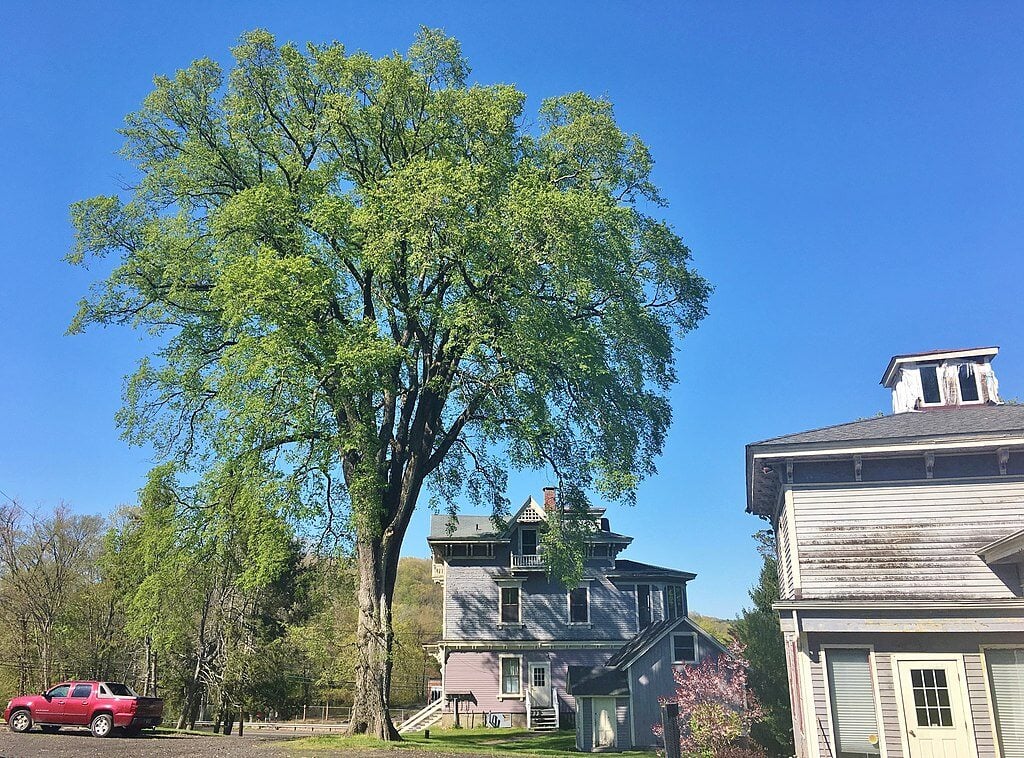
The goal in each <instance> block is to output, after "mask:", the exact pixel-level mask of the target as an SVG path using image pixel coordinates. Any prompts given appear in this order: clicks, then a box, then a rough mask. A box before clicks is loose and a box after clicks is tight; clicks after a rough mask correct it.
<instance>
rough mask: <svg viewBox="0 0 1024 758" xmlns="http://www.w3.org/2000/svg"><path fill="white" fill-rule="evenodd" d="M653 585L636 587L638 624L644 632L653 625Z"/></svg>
mask: <svg viewBox="0 0 1024 758" xmlns="http://www.w3.org/2000/svg"><path fill="white" fill-rule="evenodd" d="M651 621H652V619H651V585H649V584H638V585H637V586H636V624H637V626H638V627H639V628H640V631H643V630H644V629H646V628H647V627H649V626H650V625H651Z"/></svg>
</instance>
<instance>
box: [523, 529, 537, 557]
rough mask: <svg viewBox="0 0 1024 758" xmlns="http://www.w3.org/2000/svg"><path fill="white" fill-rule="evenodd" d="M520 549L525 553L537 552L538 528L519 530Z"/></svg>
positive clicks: (534, 553) (533, 553) (532, 553)
mask: <svg viewBox="0 0 1024 758" xmlns="http://www.w3.org/2000/svg"><path fill="white" fill-rule="evenodd" d="M519 551H520V553H522V554H523V555H536V554H537V530H536V529H522V530H520V532H519Z"/></svg>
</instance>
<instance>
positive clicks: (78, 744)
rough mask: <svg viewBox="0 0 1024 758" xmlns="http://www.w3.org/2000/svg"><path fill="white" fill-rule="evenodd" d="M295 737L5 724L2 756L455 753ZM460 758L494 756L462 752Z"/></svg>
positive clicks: (396, 757)
mask: <svg viewBox="0 0 1024 758" xmlns="http://www.w3.org/2000/svg"><path fill="white" fill-rule="evenodd" d="M290 739H293V738H292V737H290V736H289V737H282V736H277V735H268V734H253V735H248V734H247V735H246V736H245V737H237V736H231V737H218V736H214V735H210V736H204V735H193V734H168V733H159V734H152V735H149V734H144V735H140V736H138V737H121V736H114V737H109V738H106V739H97V738H95V737H93V736H92V735H91V734H89V732H88V731H87V730H85V729H71V728H67V729H62V730H61V731H60V733H59V734H43V733H42V732H40V731H38V730H33V731H31V732H29V733H28V734H14V733H13V732H11V731H9V730H8V729H7V728H6V726H3V725H2V724H0V758H93V756H96V757H97V758H170V756H190V757H191V756H194V757H195V758H332V757H333V756H344V757H345V758H449V757H450V756H451V755H452V754H451V753H436V752H433V751H425V750H415V749H409V748H404V749H393V750H392V749H387V748H382V749H366V748H348V749H345V750H302V749H295V748H289V747H287V744H288V741H289V740H290ZM457 758H489V757H488V756H486V755H482V756H474V755H470V754H467V753H460V754H458V756H457ZM524 758H525V757H524Z"/></svg>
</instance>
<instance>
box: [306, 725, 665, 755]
mask: <svg viewBox="0 0 1024 758" xmlns="http://www.w3.org/2000/svg"><path fill="white" fill-rule="evenodd" d="M288 747H292V748H295V749H297V750H340V751H344V750H345V749H346V748H348V749H350V750H352V749H356V748H359V749H362V750H366V749H373V748H380V749H381V750H388V751H391V750H394V749H396V748H398V749H409V750H429V751H434V752H443V753H486V754H488V755H504V756H521V757H523V758H525V756H530V755H535V756H545V757H547V758H550V757H554V758H559V757H561V756H576V757H578V756H579V755H581V754H580V753H578V752H577V751H576V735H575V733H574V732H568V731H561V732H554V733H552V734H537V733H535V732H528V731H526V730H525V729H431V730H430V739H429V740H428V739H424V737H423V732H414V733H413V734H407V735H405V739H404V740H403V741H402V742H398V743H395V742H381V741H379V740H375V739H370V738H367V737H340V736H335V735H330V736H324V737H306V738H303V739H299V740H293V741H289V742H288ZM615 755H617V756H626V757H627V758H628V757H629V756H633V758H640V756H642V757H643V758H652V756H653V755H654V753H645V752H636V751H631V752H626V753H616V754H615Z"/></svg>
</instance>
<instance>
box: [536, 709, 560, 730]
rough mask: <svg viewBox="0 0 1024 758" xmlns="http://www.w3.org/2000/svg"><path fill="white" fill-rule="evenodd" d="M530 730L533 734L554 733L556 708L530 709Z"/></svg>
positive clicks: (555, 728)
mask: <svg viewBox="0 0 1024 758" xmlns="http://www.w3.org/2000/svg"><path fill="white" fill-rule="evenodd" d="M530 729H532V730H533V731H535V732H554V731H556V730H557V729H558V710H557V709H556V708H538V707H537V706H533V707H532V708H531V709H530Z"/></svg>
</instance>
